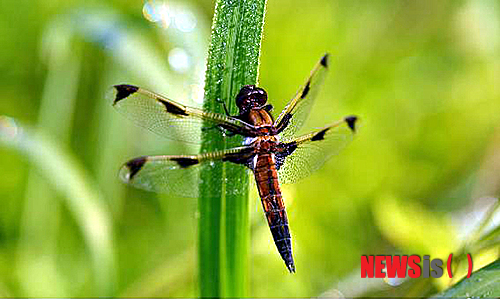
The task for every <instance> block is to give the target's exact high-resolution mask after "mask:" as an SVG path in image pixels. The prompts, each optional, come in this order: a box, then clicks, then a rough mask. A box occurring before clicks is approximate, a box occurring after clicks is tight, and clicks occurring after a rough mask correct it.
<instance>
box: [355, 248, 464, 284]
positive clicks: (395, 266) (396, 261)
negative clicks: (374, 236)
mask: <svg viewBox="0 0 500 300" xmlns="http://www.w3.org/2000/svg"><path fill="white" fill-rule="evenodd" d="M452 258H453V254H450V255H449V256H448V261H447V264H446V271H447V273H448V276H449V277H450V278H452V277H453V273H452V272H451V260H452ZM467 260H468V263H469V270H468V273H467V278H469V277H470V275H471V273H472V257H471V256H470V254H467ZM444 268H445V267H444V266H443V261H442V260H441V259H439V258H434V259H432V260H431V259H430V256H429V255H424V257H423V259H421V258H420V256H419V255H362V256H361V278H367V277H368V278H386V277H387V278H405V277H406V276H407V275H408V276H409V277H411V278H418V277H423V278H429V277H433V278H440V277H441V276H443V274H444Z"/></svg>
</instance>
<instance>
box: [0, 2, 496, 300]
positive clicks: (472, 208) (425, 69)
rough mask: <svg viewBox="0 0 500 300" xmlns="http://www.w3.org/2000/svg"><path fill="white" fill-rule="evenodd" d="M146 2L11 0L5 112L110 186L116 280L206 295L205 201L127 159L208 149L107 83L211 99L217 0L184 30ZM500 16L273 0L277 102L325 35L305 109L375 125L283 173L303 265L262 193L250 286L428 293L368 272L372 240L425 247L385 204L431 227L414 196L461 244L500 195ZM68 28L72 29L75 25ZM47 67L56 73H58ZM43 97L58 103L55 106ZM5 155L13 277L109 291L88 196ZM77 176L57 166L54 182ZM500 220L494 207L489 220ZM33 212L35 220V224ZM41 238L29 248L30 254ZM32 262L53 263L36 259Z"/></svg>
mask: <svg viewBox="0 0 500 300" xmlns="http://www.w3.org/2000/svg"><path fill="white" fill-rule="evenodd" d="M169 3H170V2H169ZM143 4H144V3H141V2H135V1H124V0H123V1H120V0H112V1H108V2H104V3H99V6H95V5H94V4H93V3H88V2H85V3H84V2H81V1H65V2H62V1H55V0H53V1H52V0H44V1H39V0H35V1H29V2H27V1H20V2H16V3H15V4H13V3H12V2H8V1H4V2H1V3H0V15H1V16H2V17H1V18H0V42H1V44H2V50H1V53H2V55H1V56H0V71H1V72H0V74H1V75H0V78H1V79H2V80H1V81H0V86H1V88H2V93H1V94H0V99H1V101H0V114H2V115H8V116H11V117H14V118H16V119H18V120H20V123H22V124H27V125H31V127H36V128H37V129H38V130H40V131H41V132H45V133H46V134H47V135H50V139H51V140H52V141H53V143H54V147H55V148H56V149H67V150H66V152H65V153H66V154H67V155H69V157H72V159H71V160H70V161H71V166H68V167H71V168H78V169H81V170H84V172H85V173H86V174H88V175H86V178H88V181H90V182H95V186H94V185H92V186H93V187H92V188H91V191H90V193H92V194H99V195H101V196H99V197H100V199H102V200H101V201H102V204H101V206H100V207H102V209H103V210H104V211H105V213H106V215H108V216H109V217H108V220H109V222H110V224H111V228H112V229H113V231H112V232H111V233H110V236H111V237H112V239H111V241H112V242H111V243H112V245H111V246H110V248H109V249H111V248H113V249H115V250H114V251H113V255H114V257H115V259H116V268H114V269H113V270H112V272H113V276H110V277H109V278H108V279H106V281H107V280H109V281H108V282H102V284H103V285H105V286H112V285H113V283H112V280H115V282H116V285H115V287H114V289H111V291H112V294H111V296H114V295H116V296H117V295H133V296H134V297H149V296H151V297H152V296H155V297H194V296H196V295H197V294H196V280H197V275H196V274H197V271H196V269H195V268H196V263H194V262H195V261H196V255H195V251H193V249H194V248H195V247H196V238H195V236H196V229H195V228H196V224H197V219H196V216H197V214H196V201H194V200H190V199H182V198H176V197H173V196H171V195H155V194H151V193H146V192H142V191H137V190H133V189H130V188H127V187H125V186H123V185H122V184H121V183H120V182H119V181H118V179H117V176H116V172H117V169H118V167H119V166H120V164H121V163H123V162H124V161H126V160H127V159H129V158H132V157H134V156H137V155H144V154H175V153H185V152H191V153H194V152H195V151H196V149H191V148H187V147H185V146H184V145H180V144H175V143H169V142H166V141H163V140H161V139H159V138H157V137H155V136H153V135H151V134H149V133H147V132H145V131H144V130H141V129H138V128H135V127H134V125H133V124H130V122H128V121H127V120H124V119H122V118H120V116H119V115H117V114H116V112H114V111H113V110H112V109H111V107H110V105H109V103H106V101H105V100H104V91H105V90H106V88H107V87H108V86H110V85H112V84H116V83H121V82H129V83H134V84H138V85H141V86H145V87H148V88H150V89H153V90H155V91H158V92H159V93H161V94H164V95H166V96H168V97H169V98H172V99H175V100H177V101H180V102H183V103H186V104H191V105H193V103H194V104H196V103H198V102H196V99H198V98H197V96H196V95H198V94H200V93H196V91H197V90H198V91H200V90H202V89H201V88H200V87H201V86H202V84H203V83H202V79H203V72H204V66H205V61H204V55H205V53H206V52H207V45H208V38H209V35H208V34H209V32H210V30H209V25H208V24H209V22H208V21H207V20H210V19H211V18H212V15H213V3H212V2H211V1H192V2H187V3H184V2H183V4H184V6H182V5H181V6H182V7H183V9H188V10H189V11H190V13H191V14H192V15H193V16H194V19H195V20H196V21H197V22H196V27H195V28H196V30H194V31H192V32H187V33H186V32H183V31H180V30H179V27H178V25H177V23H176V20H175V18H173V19H172V22H170V24H169V26H168V27H167V28H166V27H165V26H162V24H158V23H152V22H150V21H148V20H146V19H145V18H144V16H143ZM104 5H107V6H104ZM179 5H180V4H179ZM83 7H85V8H83ZM180 11H181V12H182V11H183V10H182V9H181V10H180ZM61 19H63V21H60V20H61ZM181 21H182V18H180V19H179V24H181V23H182V22H181ZM499 22H500V7H499V4H498V2H496V1H492V0H477V1H460V2H459V1H413V2H408V1H371V2H367V1H326V0H314V1H310V2H308V4H307V5H304V4H303V2H302V1H298V0H292V1H278V0H276V1H269V3H268V8H267V15H266V24H265V28H264V39H263V43H262V58H261V66H260V70H259V74H260V77H259V84H260V85H261V86H263V87H264V88H266V90H267V91H268V93H269V95H270V102H271V103H272V104H273V105H274V106H275V112H277V111H279V110H280V108H282V107H283V106H284V105H285V103H286V102H287V101H288V99H289V98H290V97H292V96H293V94H294V93H295V91H296V90H297V88H298V86H299V85H300V84H302V82H303V80H304V78H305V77H306V76H307V74H308V73H309V71H310V68H311V66H312V65H313V64H314V62H315V60H316V59H317V57H318V56H320V55H321V54H322V53H324V52H326V51H328V52H330V53H332V63H331V68H330V74H329V77H327V79H326V83H325V85H324V87H323V89H322V91H321V92H320V94H319V98H318V99H317V102H316V104H315V107H314V108H313V110H312V112H311V116H310V120H309V121H308V122H307V124H306V126H305V127H306V129H311V128H316V127H320V126H322V125H324V124H327V123H329V122H331V121H332V120H336V119H338V118H339V117H341V116H344V115H346V114H357V115H360V116H362V118H363V127H362V129H361V131H360V134H359V136H358V137H357V139H356V140H355V141H354V142H353V143H352V145H350V147H349V148H348V149H346V151H344V152H343V153H341V154H340V155H339V156H338V157H336V158H335V159H334V160H332V161H331V162H328V163H327V164H326V165H325V167H323V168H322V169H320V170H319V171H318V172H316V174H314V175H313V176H311V178H309V179H306V180H304V181H303V182H301V183H298V184H295V185H292V186H285V187H284V193H285V201H286V204H287V209H288V213H289V219H290V222H291V223H292V225H293V226H292V228H293V232H292V234H293V237H294V249H295V258H296V264H297V273H296V274H295V275H293V276H290V275H288V274H286V270H284V268H283V266H282V262H281V261H280V259H279V257H277V255H276V253H275V251H276V250H275V249H274V245H273V243H272V241H271V236H270V234H269V230H268V229H267V227H266V224H265V220H264V217H263V214H262V211H261V206H260V204H259V201H258V198H257V196H256V195H255V194H253V195H254V196H253V197H252V201H251V202H250V205H251V208H250V223H251V241H250V247H249V254H250V259H251V261H250V275H249V279H250V289H249V296H252V297H315V296H318V295H322V294H323V293H326V292H330V294H336V295H344V296H346V297H355V296H371V295H384V296H386V297H396V296H404V295H406V294H405V293H407V292H408V291H409V290H411V294H410V295H412V296H414V297H421V296H426V295H429V294H431V293H432V291H428V290H427V289H424V288H422V286H419V285H418V284H417V283H413V282H411V281H410V282H408V283H405V284H404V285H401V286H398V287H393V286H389V285H387V284H386V283H385V282H384V281H382V280H381V281H378V282H375V283H373V282H369V281H362V280H361V281H360V279H359V272H358V271H359V269H358V268H359V262H360V261H359V260H360V255H362V254H367V253H369V254H388V253H406V252H411V253H412V254H413V253H416V254H421V255H423V254H424V253H419V251H423V250H422V247H421V246H419V245H425V243H424V244H422V243H421V242H419V241H414V242H412V243H405V240H406V239H407V236H406V235H408V232H404V231H400V232H396V231H392V230H390V227H391V225H392V224H390V223H389V221H388V220H383V219H382V221H380V215H378V214H379V213H380V212H383V211H384V209H387V208H391V209H392V210H394V211H397V212H399V216H400V218H399V220H400V221H401V222H404V224H405V226H407V227H402V228H408V229H409V230H410V232H415V231H416V230H418V233H417V234H418V236H421V237H425V236H426V234H428V232H427V229H426V228H425V226H420V227H419V226H412V225H413V223H412V222H411V218H408V217H404V216H405V212H407V211H410V210H415V211H417V212H418V213H421V214H425V218H428V219H429V220H430V222H432V224H434V225H433V227H436V228H440V227H441V228H453V230H454V232H455V233H454V234H455V235H456V236H455V237H451V239H453V240H456V241H457V244H459V245H460V246H462V245H463V243H464V242H465V241H467V240H468V237H469V235H470V234H472V232H473V229H474V228H476V226H477V224H479V223H480V222H481V220H483V218H484V211H485V208H487V207H488V206H489V205H491V204H492V203H493V201H492V197H498V196H499V194H500V193H499V190H500V177H499V175H498V174H500V172H499V170H500V163H499V161H500V160H499V156H498V153H500V151H499V150H498V149H500V130H499V129H500V101H499V100H500V89H499V87H498V78H499V76H498V74H500V57H499V54H498V53H500V51H499V50H500V49H499V47H500V35H499V34H498V30H499V29H498V28H500V25H499V24H500V23H499ZM51 24H56V25H51ZM163 25H165V24H163ZM50 28H55V31H50ZM68 31H69V33H68ZM48 32H53V33H52V34H54V35H55V36H54V37H52V38H51V39H53V40H54V41H55V42H56V45H58V44H57V43H60V44H59V45H58V46H55V48H52V50H50V51H54V52H53V53H52V54H51V52H49V53H47V50H48V48H47V47H46V46H44V45H47V44H46V42H45V41H47V39H48V36H50V34H49V33H48ZM68 34H69V35H70V36H71V37H72V38H71V41H70V42H61V41H64V39H63V37H64V36H66V35H68ZM57 41H59V42H57ZM110 41H111V42H110ZM66 43H69V44H66ZM174 48H181V49H184V50H185V51H186V53H187V54H188V57H190V58H192V59H191V63H192V64H191V65H190V67H188V69H187V70H188V71H187V72H184V73H182V72H179V71H176V69H174V68H173V67H172V65H171V64H170V63H169V62H168V57H169V56H168V54H169V53H170V51H171V50H173V49H174ZM64 49H69V55H70V57H69V58H67V60H66V59H64V60H62V61H65V62H67V63H61V64H60V65H59V66H57V65H54V64H53V63H51V62H50V60H48V58H49V57H56V58H57V57H59V56H61V58H63V56H64V55H66V54H65V53H68V52H66V51H64ZM56 71H57V72H60V73H59V75H57V76H55V75H54V74H55V73H54V72H56ZM50 78H57V80H56V82H55V83H50V80H53V79H50ZM54 80H55V79H54ZM49 91H50V93H49ZM48 95H49V96H50V97H49V96H48ZM53 95H56V96H57V98H59V100H57V99H55V98H53ZM47 98H49V99H48V100H45V99H47ZM49 100H50V101H54V102H53V103H51V102H50V101H49ZM58 101H60V102H58ZM53 105H54V106H53ZM46 110H49V111H50V114H48V115H47V117H42V115H45V114H46V113H43V111H46ZM47 118H48V119H47ZM43 119H45V120H43ZM59 131H61V132H62V133H56V132H59ZM39 151H42V150H39ZM66 154H65V155H66ZM57 159H60V158H57ZM0 165H1V166H2V171H3V172H1V173H0V205H1V209H0V295H1V296H8V297H29V296H38V297H48V296H51V295H52V296H55V295H65V296H67V297H77V296H79V297H91V296H109V295H110V294H107V293H105V292H104V290H105V289H102V287H99V286H98V285H96V284H95V283H96V282H97V281H98V278H100V277H99V276H103V274H106V273H105V272H104V269H101V268H99V269H98V270H97V271H96V270H95V269H93V268H94V265H92V264H91V263H90V262H91V261H92V252H91V251H90V249H91V243H90V242H89V240H88V236H87V235H85V233H84V231H82V227H81V225H80V224H81V223H80V222H84V221H85V222H88V221H89V220H91V219H92V218H91V219H89V220H87V217H85V216H84V215H80V214H75V213H74V212H73V211H72V209H71V206H70V205H71V204H70V202H67V201H64V200H67V199H65V197H64V196H62V195H60V194H59V193H57V192H56V191H57V189H55V188H53V187H49V184H47V182H50V180H52V181H53V182H54V181H56V179H55V178H52V179H50V178H49V179H40V181H39V182H38V183H37V182H36V181H37V180H38V179H33V178H34V176H35V175H33V174H36V173H41V174H42V175H43V174H44V173H43V172H39V171H37V170H38V168H37V165H35V164H33V163H31V162H30V161H29V160H24V158H23V156H22V155H21V154H20V153H18V152H16V151H14V150H12V149H10V148H6V147H3V146H1V147H0ZM78 166H80V167H78ZM34 180H35V181H34ZM42 180H49V181H42ZM59 181H61V182H66V183H59ZM28 182H29V183H28ZM33 182H34V183H33ZM67 182H68V179H67V178H62V179H57V184H58V185H62V184H67ZM75 184H76V183H75ZM78 184H81V182H79V183H78ZM33 185H34V186H33ZM76 185H77V184H76ZM30 191H31V192H30ZM42 193H43V194H42ZM386 199H391V200H390V201H389V202H388V204H386V203H385V201H386ZM60 200H62V201H60ZM70 200H72V201H74V202H75V203H78V204H79V205H82V206H85V205H87V202H78V201H77V200H78V198H76V197H74V198H73V199H70ZM99 203H101V202H99ZM391 222H392V221H391ZM27 226H29V227H27ZM495 226H497V227H498V217H496V218H493V221H492V222H491V225H490V227H491V228H492V229H491V230H494V228H495ZM28 228H34V229H35V230H34V231H32V233H30V235H29V236H28V235H27V234H28V232H27V230H28ZM419 228H420V229H419ZM400 229H401V228H400ZM27 247H29V248H30V249H31V251H34V252H32V254H33V255H23V254H22V253H23V249H26V248H27ZM442 247H444V246H442ZM442 251H443V253H444V252H445V251H448V252H451V251H457V249H451V248H450V249H443V250H442ZM498 252H499V251H498V247H496V246H495V247H493V248H492V249H489V250H488V251H487V252H484V253H483V252H478V253H475V254H473V258H474V261H475V262H476V261H477V262H478V263H477V266H476V263H475V267H478V268H479V267H480V265H479V263H480V262H481V264H482V265H485V264H488V263H489V262H491V261H493V260H495V258H496V257H498ZM13 258H14V259H13ZM20 261H21V263H20ZM174 262H175V263H174ZM23 266H24V267H23ZM168 266H171V269H170V268H169V267H168ZM300 266H301V267H300ZM26 268H27V269H26ZM26 270H32V271H36V273H32V274H47V275H46V276H47V277H46V278H42V276H36V275H31V276H28V275H27V274H26V273H25V272H26ZM100 272H103V273H102V274H99V273H100ZM156 274H158V276H155V275H156ZM162 274H163V275H162ZM103 277H105V276H103ZM42 279H44V280H42ZM356 279H357V280H358V281H356ZM457 280H458V278H457ZM47 281H50V282H51V285H50V286H48V285H47V284H46V282H47ZM406 284H408V285H410V286H411V287H412V289H406ZM353 286H354V287H355V288H349V287H353ZM42 287H43V288H44V289H42ZM432 288H433V289H442V288H443V286H442V284H438V283H434V285H433V287H432ZM384 293H385V294H384Z"/></svg>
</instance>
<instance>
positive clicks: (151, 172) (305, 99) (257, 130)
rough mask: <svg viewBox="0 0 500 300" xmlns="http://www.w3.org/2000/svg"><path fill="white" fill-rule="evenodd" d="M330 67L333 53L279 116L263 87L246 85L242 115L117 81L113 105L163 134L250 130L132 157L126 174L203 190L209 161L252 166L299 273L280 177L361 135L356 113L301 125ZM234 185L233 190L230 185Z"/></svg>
mask: <svg viewBox="0 0 500 300" xmlns="http://www.w3.org/2000/svg"><path fill="white" fill-rule="evenodd" d="M327 70H328V54H325V55H324V56H323V57H322V58H321V59H320V60H319V61H318V62H317V63H316V65H315V66H314V68H313V70H312V71H311V73H310V75H309V76H308V78H307V80H306V82H305V84H303V85H302V87H300V88H299V90H298V91H297V93H296V94H295V96H294V97H293V98H292V100H291V101H290V102H289V103H288V104H287V105H286V107H285V108H284V109H283V111H282V112H281V113H280V114H279V116H278V117H277V118H274V117H273V115H272V114H271V111H272V105H271V104H268V103H267V101H268V96H267V93H266V91H265V90H264V89H262V88H260V87H257V86H255V85H245V86H243V87H241V89H240V91H239V93H238V94H237V95H236V98H235V101H236V106H237V107H238V109H239V113H238V115H235V116H231V115H230V114H229V112H228V110H227V107H226V106H225V105H224V109H225V112H226V114H225V115H224V114H218V113H213V112H209V111H204V110H202V109H199V108H194V107H189V106H185V105H182V104H180V103H178V102H174V101H172V100H170V99H168V98H166V97H164V96H162V95H159V94H156V93H154V92H151V91H149V90H146V89H143V88H141V87H137V86H134V85H129V84H120V85H115V86H114V88H113V89H112V90H113V95H112V97H113V106H114V107H115V108H116V109H117V110H118V111H119V112H121V113H123V114H125V115H126V116H127V117H129V118H130V119H131V120H132V121H134V122H135V123H137V124H138V125H140V126H142V127H145V128H147V129H149V130H150V131H152V132H154V133H157V134H159V135H161V136H163V137H167V138H170V139H174V140H179V141H183V142H187V143H201V131H202V130H210V129H212V130H213V129H215V130H219V131H220V132H221V134H224V135H225V136H228V137H230V136H235V135H239V136H242V137H244V142H243V143H242V145H241V146H238V147H235V148H231V149H223V150H218V151H215V152H207V153H200V154H197V155H159V156H141V157H138V158H134V159H132V160H130V161H128V162H127V163H125V164H124V165H123V166H122V168H121V169H120V172H119V176H120V177H121V179H122V180H123V181H124V182H126V183H128V184H131V185H132V186H135V187H138V188H142V189H145V190H149V191H154V192H167V193H175V194H179V195H182V196H188V197H196V196H197V194H198V191H197V190H196V188H195V187H196V186H197V185H198V184H199V178H200V177H199V176H200V170H202V168H203V166H207V165H212V166H213V165H214V164H219V163H233V164H238V165H241V166H244V167H243V168H245V169H246V170H250V171H251V172H253V175H254V177H255V183H256V186H257V189H258V192H259V196H260V199H261V202H262V207H263V209H264V212H265V216H266V219H267V223H268V225H269V228H270V231H271V234H272V237H273V240H274V243H275V245H276V248H277V249H278V252H279V254H280V255H281V257H282V259H283V261H284V263H285V265H286V267H287V269H288V270H289V272H290V273H295V263H294V259H293V255H292V239H291V235H290V228H289V223H288V217H287V213H286V210H285V204H284V200H283V196H282V193H281V188H280V184H288V183H294V182H296V181H298V180H299V179H302V178H304V177H306V176H308V175H309V174H311V173H312V172H314V171H315V170H317V169H318V168H320V167H321V166H322V165H323V164H324V163H325V162H326V161H327V160H328V159H329V158H330V157H332V156H333V155H336V154H337V153H339V151H340V150H342V149H343V148H344V147H345V146H346V145H347V144H348V143H349V142H350V141H351V140H352V139H353V137H354V135H355V133H356V124H357V120H358V118H357V117H356V116H353V115H350V116H347V117H344V118H342V119H340V120H338V121H336V122H333V123H332V124H329V125H327V126H325V127H323V128H320V129H317V130H314V131H312V132H310V133H308V134H304V135H299V136H296V133H297V131H298V130H299V129H300V128H301V127H302V125H303V124H304V122H305V120H306V119H307V116H308V115H309V112H310V110H311V107H312V104H313V102H314V99H315V98H316V95H317V94H318V90H319V87H320V86H321V84H322V83H323V82H324V78H325V75H326V73H327ZM226 192H229V193H230V192H231V191H226Z"/></svg>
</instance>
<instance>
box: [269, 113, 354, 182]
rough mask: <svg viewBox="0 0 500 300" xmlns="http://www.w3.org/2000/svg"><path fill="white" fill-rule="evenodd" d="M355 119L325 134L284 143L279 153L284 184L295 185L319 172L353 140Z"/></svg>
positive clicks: (278, 164)
mask: <svg viewBox="0 0 500 300" xmlns="http://www.w3.org/2000/svg"><path fill="white" fill-rule="evenodd" d="M356 121H357V118H356V117H355V116H350V117H346V118H344V119H343V120H342V121H339V122H336V123H334V124H332V125H330V126H327V127H324V128H322V129H321V130H318V131H315V132H311V133H309V134H306V135H303V136H300V137H298V138H297V139H295V140H294V141H291V142H284V143H281V144H280V146H279V147H278V151H277V152H276V154H275V155H276V161H277V166H278V177H279V180H280V182H281V183H283V184H289V183H294V182H296V181H298V180H300V179H302V178H304V177H307V176H309V175H310V174H311V173H312V172H314V171H316V170H317V169H319V168H320V167H321V166H322V165H323V164H324V163H325V162H326V161H327V160H328V159H329V158H331V157H332V156H333V155H336V154H338V153H339V152H340V151H341V150H342V149H343V148H344V147H345V146H347V144H349V142H350V141H351V140H352V139H353V137H354V134H355V132H356Z"/></svg>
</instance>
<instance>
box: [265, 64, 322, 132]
mask: <svg viewBox="0 0 500 300" xmlns="http://www.w3.org/2000/svg"><path fill="white" fill-rule="evenodd" d="M327 68H328V54H325V55H324V56H323V57H322V58H321V60H320V61H319V62H318V63H316V65H315V66H314V69H313V70H312V71H311V74H310V75H309V77H308V78H307V80H306V82H305V84H304V85H303V86H302V87H301V88H300V89H299V91H298V92H297V94H296V95H295V97H293V99H292V100H291V101H290V102H289V103H288V104H287V106H286V107H285V108H284V109H283V111H282V112H281V113H280V115H279V116H278V118H277V119H276V121H275V122H274V126H275V127H276V128H277V129H278V131H279V132H280V136H281V139H282V140H283V141H290V140H292V138H293V137H294V135H295V133H296V132H297V131H298V130H299V129H300V128H301V127H302V125H303V124H304V122H305V121H306V119H307V117H308V116H309V112H310V111H311V107H312V105H313V103H314V99H315V98H316V96H317V94H318V91H319V88H320V86H321V85H322V83H323V82H324V79H325V76H326V73H327Z"/></svg>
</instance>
